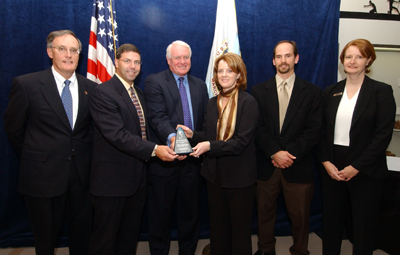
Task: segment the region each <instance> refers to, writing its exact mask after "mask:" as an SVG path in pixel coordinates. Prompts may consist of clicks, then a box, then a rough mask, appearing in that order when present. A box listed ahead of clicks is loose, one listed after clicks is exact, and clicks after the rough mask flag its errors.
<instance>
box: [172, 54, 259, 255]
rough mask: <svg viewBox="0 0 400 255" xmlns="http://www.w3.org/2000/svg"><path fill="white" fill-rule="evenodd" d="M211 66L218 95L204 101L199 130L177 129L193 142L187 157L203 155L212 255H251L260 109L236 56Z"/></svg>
mask: <svg viewBox="0 0 400 255" xmlns="http://www.w3.org/2000/svg"><path fill="white" fill-rule="evenodd" d="M214 66H215V67H214V80H215V81H216V84H217V87H218V89H219V91H220V94H219V95H218V96H216V97H213V98H211V99H210V100H209V101H208V104H207V111H206V118H205V124H204V129H203V131H202V132H196V131H195V132H193V131H191V130H190V129H188V128H187V127H185V126H181V125H178V127H179V126H180V127H182V128H183V129H184V131H185V133H186V135H187V136H188V138H191V142H192V144H197V145H196V146H195V147H194V148H193V153H191V154H190V155H191V156H194V157H199V156H201V155H203V154H204V155H205V157H204V161H203V166H202V168H201V174H202V175H203V176H204V178H205V179H206V180H207V190H208V202H209V213H210V243H211V248H210V249H211V250H210V251H211V254H212V255H214V254H217V255H224V254H226V255H251V254H252V247H251V222H252V212H253V203H254V192H255V182H256V177H257V169H256V158H255V145H254V134H255V131H256V128H257V123H258V105H257V102H256V100H255V99H254V98H253V97H252V96H250V95H249V94H248V93H247V92H245V91H244V90H246V87H247V78H246V75H247V71H246V66H245V64H244V63H243V60H242V58H241V57H240V56H239V55H237V54H234V53H227V54H224V55H222V56H221V57H219V58H217V59H216V61H215V65H214Z"/></svg>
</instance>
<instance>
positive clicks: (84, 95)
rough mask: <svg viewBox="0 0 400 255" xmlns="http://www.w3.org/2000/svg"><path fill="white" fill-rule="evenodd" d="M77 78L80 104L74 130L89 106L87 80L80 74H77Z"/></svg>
mask: <svg viewBox="0 0 400 255" xmlns="http://www.w3.org/2000/svg"><path fill="white" fill-rule="evenodd" d="M76 79H77V81H78V93H79V106H78V116H77V117H76V121H75V126H74V130H76V129H77V128H78V127H79V124H80V123H81V120H82V118H83V117H84V116H83V115H84V114H85V112H86V109H87V107H88V92H87V86H86V82H85V80H84V79H83V78H82V77H81V76H79V75H76Z"/></svg>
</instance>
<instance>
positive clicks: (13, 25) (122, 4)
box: [0, 0, 340, 247]
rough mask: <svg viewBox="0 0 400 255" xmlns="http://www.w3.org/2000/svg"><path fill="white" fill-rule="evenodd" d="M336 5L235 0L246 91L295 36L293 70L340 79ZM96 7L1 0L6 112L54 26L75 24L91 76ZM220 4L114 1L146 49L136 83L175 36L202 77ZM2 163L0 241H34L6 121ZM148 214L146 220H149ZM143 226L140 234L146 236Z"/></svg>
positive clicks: (0, 100)
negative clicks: (14, 87) (15, 83)
mask: <svg viewBox="0 0 400 255" xmlns="http://www.w3.org/2000/svg"><path fill="white" fill-rule="evenodd" d="M99 1H102V0H99ZM105 5H106V4H105ZM339 5H340V1H339V0H300V1H293V0H279V1H275V0H238V1H236V10H237V21H238V32H239V40H240V48H241V52H242V57H243V60H244V62H245V64H246V66H247V69H248V89H249V91H250V89H251V87H252V86H253V85H255V84H258V83H260V82H263V81H264V80H266V79H268V78H270V77H272V76H273V75H274V74H275V69H274V66H273V65H272V51H273V48H274V46H275V44H276V43H277V42H278V41H280V40H283V39H290V40H295V41H296V42H297V44H298V48H299V55H300V61H299V64H298V65H297V68H296V74H297V75H298V76H299V77H301V78H303V79H306V80H309V81H311V82H313V83H315V84H317V85H318V86H320V87H321V88H325V87H326V86H328V85H330V84H333V83H334V82H336V76H337V59H338V58H337V56H338V24H339ZM92 6H93V2H92V0H68V1H51V0H42V1H39V0H2V6H1V7H2V8H1V9H0V17H1V21H0V32H1V42H0V55H1V61H0V84H1V86H0V110H1V115H3V114H4V111H5V108H6V106H7V102H8V94H9V91H10V85H11V81H12V79H13V77H15V76H18V75H22V74H26V73H30V72H35V71H39V70H43V69H46V68H48V67H49V66H50V65H51V62H50V61H49V58H48V56H47V53H46V37H47V35H48V34H49V33H50V32H51V31H53V30H60V29H71V30H73V31H74V32H75V33H76V34H77V36H78V37H79V38H80V39H81V41H82V43H83V46H84V47H83V52H82V54H81V59H80V64H79V66H78V70H77V72H78V73H80V74H83V75H86V66H87V49H88V47H87V45H88V41H89V31H90V17H91V12H92ZM216 7H217V0H203V1H198V0H175V1H165V0H116V11H117V23H118V29H119V37H118V39H119V43H120V45H121V44H123V43H133V44H135V45H136V46H137V47H138V48H139V50H140V51H141V54H142V61H143V65H142V72H141V74H140V75H139V77H138V78H137V80H136V81H135V82H136V84H138V85H139V86H140V87H142V88H143V85H144V81H145V79H146V77H147V76H148V75H149V74H151V73H156V72H159V71H162V70H164V69H166V68H167V63H166V59H165V49H166V47H167V46H168V45H169V43H171V42H172V41H174V40H177V39H180V40H183V41H186V42H187V43H189V44H190V45H191V47H192V51H193V56H192V69H191V74H192V75H194V76H197V77H199V78H201V79H205V76H206V73H207V66H208V60H209V56H210V50H211V45H212V42H213V36H214V26H215V13H216ZM0 126H1V127H3V118H0ZM0 162H1V165H0V247H8V246H26V245H32V244H33V242H32V234H31V232H30V227H29V223H28V220H27V215H26V210H25V207H24V205H23V201H22V197H21V196H20V195H19V194H18V191H17V185H18V184H17V183H18V167H19V166H18V161H17V159H16V157H15V155H14V153H13V152H12V151H11V148H10V146H9V144H8V141H7V139H6V136H5V133H4V129H3V128H0ZM316 183H317V185H316V192H315V195H314V200H313V205H312V216H311V224H312V227H311V230H312V231H316V230H318V229H319V228H320V217H321V215H320V214H321V213H320V211H321V210H320V207H321V199H320V192H319V187H318V185H319V184H318V181H317V182H316ZM202 205H204V208H203V211H204V212H203V215H204V217H203V218H202V237H207V235H208V231H207V229H208V223H207V219H208V217H207V206H206V205H207V202H206V201H202ZM146 221H147V219H144V223H146ZM254 222H256V219H255V221H254ZM143 225H144V228H143V234H142V235H141V238H142V239H145V238H146V234H145V232H146V227H145V224H143ZM255 226H256V225H255V224H254V227H255ZM276 233H277V235H290V227H289V222H288V217H287V215H286V214H285V211H284V207H283V204H282V203H280V206H279V209H278V217H277V228H276ZM63 240H64V241H65V238H64V239H63ZM64 243H65V242H64Z"/></svg>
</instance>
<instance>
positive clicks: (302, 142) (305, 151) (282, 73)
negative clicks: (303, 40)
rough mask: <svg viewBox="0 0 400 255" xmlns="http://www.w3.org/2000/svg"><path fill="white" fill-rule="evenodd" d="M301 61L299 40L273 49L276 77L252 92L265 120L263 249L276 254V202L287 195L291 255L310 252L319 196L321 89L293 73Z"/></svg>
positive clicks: (260, 186) (261, 137) (261, 148)
mask: <svg viewBox="0 0 400 255" xmlns="http://www.w3.org/2000/svg"><path fill="white" fill-rule="evenodd" d="M298 61H299V55H298V52H297V46H296V43H295V42H294V41H281V42H279V43H278V44H277V45H276V46H275V49H274V53H273V64H274V65H275V67H276V72H277V74H276V75H275V77H273V78H271V79H269V80H268V81H266V82H263V83H261V84H258V85H256V86H254V87H253V88H252V95H253V96H254V98H255V99H256V100H257V102H258V104H259V109H260V118H259V124H258V129H257V132H256V138H255V143H256V147H257V154H256V156H257V168H258V177H257V179H258V180H257V187H256V194H257V206H258V251H257V252H256V253H255V255H273V254H275V242H276V239H275V236H274V226H275V219H276V206H277V198H278V195H279V193H280V192H281V190H282V191H283V195H284V199H285V204H286V208H287V212H288V215H289V217H290V219H291V223H292V235H293V245H292V246H291V247H290V253H291V254H292V255H300V254H304V255H307V254H309V252H308V249H307V246H308V230H309V221H310V204H311V200H312V196H313V192H314V183H313V177H314V172H313V169H314V164H313V149H314V147H315V146H316V144H317V143H318V140H319V137H320V129H321V125H322V115H321V89H320V88H319V87H317V86H315V85H314V84H311V83H310V82H307V81H305V80H302V79H300V78H299V77H297V76H296V75H295V73H294V67H295V64H297V62H298Z"/></svg>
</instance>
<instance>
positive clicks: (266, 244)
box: [256, 168, 314, 255]
mask: <svg viewBox="0 0 400 255" xmlns="http://www.w3.org/2000/svg"><path fill="white" fill-rule="evenodd" d="M282 171H285V170H284V169H280V168H275V170H274V173H273V174H272V176H271V178H270V179H269V180H267V181H262V180H257V186H256V197H257V207H258V249H259V250H260V251H263V252H266V253H271V252H274V251H275V243H276V239H275V233H274V231H275V220H276V208H277V199H278V195H279V193H280V192H281V190H282V191H283V196H284V199H285V204H286V208H287V212H288V215H289V217H290V219H291V222H292V235H293V245H292V246H291V247H290V253H291V254H293V255H300V254H301V255H305V254H309V253H310V252H309V251H308V249H307V246H308V235H309V227H310V205H311V200H312V196H313V193H314V183H290V182H287V181H286V180H285V178H284V177H283V175H282Z"/></svg>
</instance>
